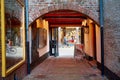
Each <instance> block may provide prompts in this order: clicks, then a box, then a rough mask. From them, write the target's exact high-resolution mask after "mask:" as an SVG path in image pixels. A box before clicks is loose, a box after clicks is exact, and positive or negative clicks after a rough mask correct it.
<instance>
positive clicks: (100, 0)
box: [99, 0, 104, 76]
mask: <svg viewBox="0 0 120 80" xmlns="http://www.w3.org/2000/svg"><path fill="white" fill-rule="evenodd" d="M99 6H100V32H101V66H102V67H101V70H102V73H101V75H102V76H104V28H103V27H104V21H103V20H104V16H103V0H99Z"/></svg>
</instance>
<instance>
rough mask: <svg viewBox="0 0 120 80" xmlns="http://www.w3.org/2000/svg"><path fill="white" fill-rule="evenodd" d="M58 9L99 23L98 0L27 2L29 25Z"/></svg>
mask: <svg viewBox="0 0 120 80" xmlns="http://www.w3.org/2000/svg"><path fill="white" fill-rule="evenodd" d="M60 9H69V10H74V11H78V12H81V13H83V14H85V15H88V16H89V17H90V18H92V19H93V20H95V21H96V22H98V23H99V15H98V14H99V7H98V0H29V24H31V23H32V22H33V21H34V20H35V19H36V18H38V17H40V16H41V15H44V14H45V13H48V12H50V11H54V10H60Z"/></svg>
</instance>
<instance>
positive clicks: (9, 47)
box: [6, 45, 17, 54]
mask: <svg viewBox="0 0 120 80" xmlns="http://www.w3.org/2000/svg"><path fill="white" fill-rule="evenodd" d="M6 52H7V53H10V54H16V52H17V49H16V48H15V47H13V46H8V45H7V47H6Z"/></svg>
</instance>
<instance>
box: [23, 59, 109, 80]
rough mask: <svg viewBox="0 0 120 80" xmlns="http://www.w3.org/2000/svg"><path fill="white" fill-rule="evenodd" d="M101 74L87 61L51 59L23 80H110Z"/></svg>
mask: <svg viewBox="0 0 120 80" xmlns="http://www.w3.org/2000/svg"><path fill="white" fill-rule="evenodd" d="M100 74H101V72H100V71H99V70H98V69H97V68H93V67H91V66H90V65H89V64H88V63H87V61H85V60H83V61H76V60H75V59H73V58H59V57H57V58H55V57H49V58H48V59H46V60H45V61H44V62H43V63H41V64H39V65H38V66H37V67H36V68H35V69H34V70H33V71H32V72H31V74H30V75H28V76H26V77H25V78H24V79H23V80H108V79H106V77H104V78H103V77H102V76H101V75H100Z"/></svg>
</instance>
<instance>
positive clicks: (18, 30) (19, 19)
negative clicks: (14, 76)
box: [5, 0, 23, 69]
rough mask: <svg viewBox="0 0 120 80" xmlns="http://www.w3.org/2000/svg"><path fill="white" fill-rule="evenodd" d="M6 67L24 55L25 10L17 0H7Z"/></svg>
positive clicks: (9, 66)
mask: <svg viewBox="0 0 120 80" xmlns="http://www.w3.org/2000/svg"><path fill="white" fill-rule="evenodd" d="M5 33H6V36H5V38H6V68H7V69H8V68H11V67H12V66H13V65H15V64H16V63H18V62H19V61H20V60H22V57H23V45H22V44H23V10H22V6H21V5H20V4H19V3H18V1H17V0H10V1H9V0H5Z"/></svg>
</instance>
